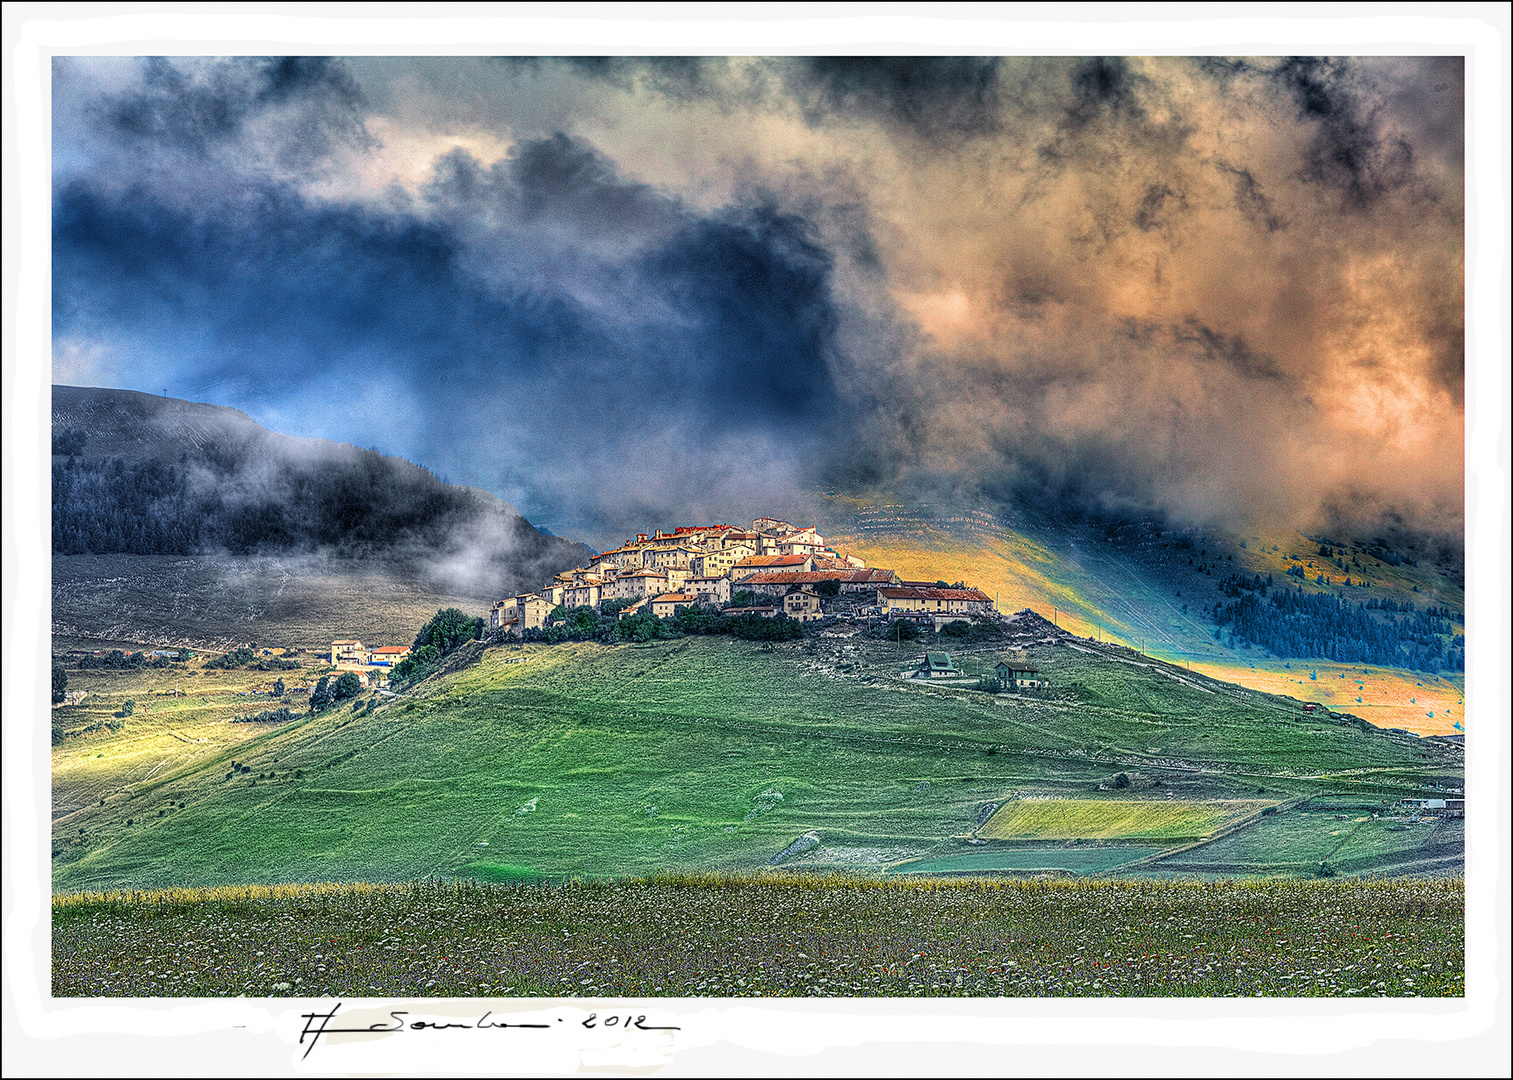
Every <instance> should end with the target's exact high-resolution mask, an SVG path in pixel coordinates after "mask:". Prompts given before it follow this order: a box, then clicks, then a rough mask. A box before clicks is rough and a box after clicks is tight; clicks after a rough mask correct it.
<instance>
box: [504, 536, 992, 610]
mask: <svg viewBox="0 0 1513 1080" xmlns="http://www.w3.org/2000/svg"><path fill="white" fill-rule="evenodd" d="M692 606H703V607H706V608H709V609H712V610H717V611H721V612H723V613H724V614H726V615H732V616H739V615H750V616H760V617H763V618H777V617H778V616H780V615H782V616H786V617H787V618H790V619H795V620H797V621H799V622H813V621H816V620H819V619H823V618H826V617H827V616H831V615H834V616H836V617H838V618H856V617H857V616H859V615H861V616H867V615H883V616H888V617H890V618H907V619H911V620H918V621H921V622H929V623H932V624H934V625H935V626H936V627H937V628H938V627H939V626H940V625H942V624H943V623H945V622H950V621H955V620H958V619H966V620H973V619H991V618H994V617H996V614H997V613H996V612H995V610H994V606H993V599H992V597H990V596H988V595H987V594H986V593H983V592H980V591H979V590H977V589H969V588H966V587H964V586H961V585H958V586H956V587H949V588H948V587H943V586H942V585H941V583H939V582H934V581H930V582H924V581H902V580H900V579H899V576H898V575H897V574H896V573H894V572H893V571H892V570H883V569H877V568H873V567H869V566H867V564H866V563H865V562H863V561H862V560H861V559H858V558H856V557H855V556H849V555H844V554H842V553H841V552H839V551H837V550H835V549H834V548H833V547H830V546H829V545H827V544H826V542H825V538H824V537H823V536H820V535H819V533H818V532H816V531H815V529H814V528H813V527H809V528H795V527H794V526H793V525H791V524H789V523H788V522H786V521H779V520H777V519H776V518H766V517H763V518H757V519H756V520H755V521H753V522H752V523H751V528H750V529H739V528H736V527H735V526H733V525H685V526H679V527H677V528H675V529H673V530H672V531H671V532H663V531H661V530H658V531H657V532H656V533H655V534H654V535H649V534H647V533H639V534H637V535H636V537H635V538H634V539H632V540H627V541H625V543H623V544H621V545H620V546H619V547H617V548H614V549H612V550H610V551H604V552H601V553H599V554H598V555H595V556H594V557H593V558H592V559H590V560H589V564H588V565H587V566H581V567H577V568H576V569H573V570H569V571H566V572H564V573H561V574H558V575H557V576H556V577H555V578H553V579H552V580H551V581H549V582H547V583H545V584H544V585H543V586H542V588H541V589H539V590H537V591H535V592H525V593H520V594H518V595H516V596H509V597H505V598H504V599H503V600H499V601H496V602H495V604H494V606H493V609H492V610H491V611H490V612H489V629H490V631H492V632H495V633H503V634H512V635H516V636H519V635H522V634H524V633H525V631H527V630H531V629H541V628H542V627H544V626H546V624H547V622H548V620H549V619H550V618H551V617H552V613H553V612H556V611H558V610H559V609H564V608H591V609H593V610H594V611H596V612H601V613H605V614H611V613H612V614H615V615H617V616H618V617H619V618H622V619H623V618H628V617H629V616H632V615H635V614H637V613H638V612H642V611H649V612H650V613H651V614H652V615H654V616H655V617H657V618H659V619H665V618H669V617H671V616H673V615H675V614H677V612H678V611H679V610H680V609H682V608H686V607H692Z"/></svg>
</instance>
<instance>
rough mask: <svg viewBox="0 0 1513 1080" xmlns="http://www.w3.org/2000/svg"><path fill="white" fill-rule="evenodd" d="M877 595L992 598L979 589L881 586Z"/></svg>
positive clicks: (981, 600) (980, 600)
mask: <svg viewBox="0 0 1513 1080" xmlns="http://www.w3.org/2000/svg"><path fill="white" fill-rule="evenodd" d="M877 595H879V596H881V597H884V598H886V599H888V600H971V601H976V602H977V603H979V604H991V603H992V602H993V598H992V597H991V596H989V595H988V594H987V593H985V592H982V591H981V590H979V589H937V588H929V589H921V588H902V587H900V588H886V587H885V588H881V589H878V590H877Z"/></svg>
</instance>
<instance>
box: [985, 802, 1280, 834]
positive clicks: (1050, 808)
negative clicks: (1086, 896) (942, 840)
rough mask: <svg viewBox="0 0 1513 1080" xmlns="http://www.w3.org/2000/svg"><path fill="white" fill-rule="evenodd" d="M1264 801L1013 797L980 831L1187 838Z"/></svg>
mask: <svg viewBox="0 0 1513 1080" xmlns="http://www.w3.org/2000/svg"><path fill="white" fill-rule="evenodd" d="M1268 805H1272V804H1270V803H1267V802H1264V801H1256V800H1234V801H1230V802H1218V803H1196V802H1176V801H1172V800H1165V799H1148V800H1140V801H1136V800H1133V799H1035V800H1025V801H1018V802H1011V803H1009V804H1008V805H1007V806H1004V807H1003V808H1002V809H1000V810H999V811H998V812H997V813H995V814H994V815H993V816H992V817H991V818H990V819H988V822H987V824H986V825H984V826H983V827H982V829H980V830H979V831H978V835H979V836H981V837H983V838H984V839H988V840H1022V839H1040V840H1073V839H1086V840H1136V839H1142V840H1188V839H1195V838H1197V837H1202V836H1208V835H1210V834H1211V833H1212V832H1213V831H1214V830H1215V829H1216V828H1218V827H1219V826H1220V825H1222V824H1223V823H1224V822H1226V821H1233V820H1235V819H1237V818H1242V817H1245V816H1246V815H1247V814H1254V813H1258V812H1259V811H1260V810H1261V808H1262V807H1265V806H1268Z"/></svg>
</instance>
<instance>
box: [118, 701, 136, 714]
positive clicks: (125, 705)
mask: <svg viewBox="0 0 1513 1080" xmlns="http://www.w3.org/2000/svg"><path fill="white" fill-rule="evenodd" d="M136 707H137V703H136V702H135V701H134V700H133V699H131V698H127V699H126V700H125V701H123V702H121V712H120V715H121V716H130V715H131V714H132V712H133V711H135V709H136Z"/></svg>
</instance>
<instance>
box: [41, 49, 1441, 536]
mask: <svg viewBox="0 0 1513 1080" xmlns="http://www.w3.org/2000/svg"><path fill="white" fill-rule="evenodd" d="M1452 59H1453V58H1452ZM59 63H60V65H61V66H60V67H59V68H58V70H59V72H60V73H61V75H60V77H59V78H58V79H57V80H55V112H54V115H55V117H59V118H60V119H58V120H57V121H55V122H56V124H57V125H58V126H57V127H56V128H55V133H54V134H55V142H54V145H55V157H54V161H55V170H56V173H55V175H56V177H57V181H56V189H55V190H56V195H55V207H54V208H55V212H56V215H57V216H56V229H57V252H56V261H55V273H56V278H55V281H56V293H55V311H54V317H55V324H56V326H57V340H58V342H59V345H58V348H57V351H56V353H55V355H56V356H59V357H61V358H62V359H61V360H60V361H58V362H59V363H60V366H61V367H62V368H63V369H64V370H68V369H69V368H70V365H73V366H74V368H75V369H77V370H84V371H96V370H98V371H102V372H106V373H107V374H102V375H101V376H99V378H100V381H106V380H107V376H108V378H109V381H113V382H115V383H116V384H117V385H130V386H138V387H140V388H142V389H146V390H151V391H159V390H161V388H162V387H163V386H164V385H170V386H172V388H173V389H172V391H171V392H174V393H185V392H188V391H189V390H190V389H191V388H193V389H194V392H195V394H196V395H198V396H202V397H205V398H209V399H211V400H215V401H219V402H222V403H225V404H232V405H238V406H240V407H242V408H245V409H248V411H250V412H253V413H254V415H257V416H258V417H259V419H262V420H265V421H266V422H268V423H269V424H270V425H271V426H275V427H282V428H283V429H284V430H292V431H295V432H299V433H310V434H321V435H325V436H328V437H334V438H339V439H347V440H351V441H356V442H359V443H361V444H371V443H375V442H378V443H381V444H382V445H383V448H384V449H385V450H386V451H390V452H396V453H403V454H406V455H408V456H411V457H412V458H415V459H418V460H420V461H422V462H423V463H425V464H426V465H428V466H430V467H432V468H433V469H436V470H438V471H444V472H445V473H446V474H447V475H449V476H450V477H451V478H452V479H454V480H459V481H465V482H470V483H476V484H480V485H482V486H485V487H487V488H489V489H490V490H492V491H494V492H496V493H498V494H499V495H501V496H503V497H505V498H507V499H510V500H511V501H515V502H517V503H520V504H521V505H522V507H523V508H524V509H526V511H527V512H528V513H531V514H533V515H537V511H538V510H539V509H541V508H546V509H547V510H549V512H550V516H547V517H546V518H545V519H544V520H545V522H546V523H547V524H550V525H553V526H555V527H557V528H558V530H559V531H564V532H571V531H572V530H573V529H574V528H575V527H576V526H575V525H574V524H573V523H574V522H578V523H583V522H591V523H593V524H594V526H595V527H596V528H597V527H598V526H600V525H602V526H604V529H605V530H607V531H612V532H613V533H614V534H615V535H613V536H609V537H607V538H609V539H614V538H617V537H618V536H619V535H623V532H624V530H625V529H627V528H629V527H631V526H632V525H635V526H637V527H644V526H645V525H648V524H654V523H665V521H666V520H669V519H670V518H674V517H676V518H682V519H686V518H692V517H699V516H709V517H722V518H723V517H732V516H739V512H740V511H744V510H745V509H751V510H753V511H755V512H766V511H768V510H772V509H774V508H775V507H777V505H778V503H779V502H780V501H781V500H782V499H783V498H784V497H786V496H789V495H791V493H793V492H794V491H798V490H802V489H804V488H805V487H806V486H808V485H815V484H822V485H823V486H824V487H829V488H836V489H842V488H844V489H847V490H852V491H855V490H857V489H859V488H866V489H872V490H873V491H874V492H875V493H880V494H888V493H890V492H897V493H905V494H906V493H916V494H923V493H927V492H935V493H939V492H952V493H956V494H959V495H960V496H961V497H962V498H976V497H997V495H1001V494H1003V493H1005V492H1011V491H1013V490H1015V489H1016V487H1017V486H1025V485H1027V486H1028V487H1030V488H1032V489H1037V490H1038V489H1042V488H1044V489H1055V490H1063V489H1065V490H1071V489H1075V490H1076V491H1078V492H1081V493H1082V494H1083V495H1084V496H1085V497H1086V498H1088V499H1093V500H1103V501H1105V502H1107V503H1110V504H1113V505H1126V506H1137V507H1147V508H1162V509H1165V510H1168V511H1170V512H1172V513H1173V514H1177V515H1185V516H1188V517H1191V518H1194V519H1202V520H1205V521H1221V520H1222V521H1228V522H1231V523H1239V522H1242V521H1244V520H1246V518H1247V516H1248V515H1249V514H1250V513H1251V512H1252V511H1254V512H1255V513H1256V514H1257V515H1259V516H1262V517H1267V516H1269V517H1270V519H1271V520H1277V521H1289V522H1303V521H1306V520H1308V518H1309V515H1310V514H1313V513H1316V512H1317V511H1318V509H1319V508H1320V507H1322V506H1324V505H1325V504H1326V503H1328V502H1329V500H1330V499H1332V498H1334V496H1335V493H1337V492H1339V491H1345V490H1350V491H1356V492H1364V493H1366V494H1368V495H1371V496H1372V499H1375V502H1373V501H1371V499H1366V498H1354V497H1352V498H1353V501H1350V502H1349V505H1355V506H1370V505H1383V506H1386V505H1391V506H1395V507H1399V508H1402V512H1403V513H1405V514H1411V513H1417V514H1421V515H1423V516H1424V517H1425V518H1426V519H1433V518H1436V517H1437V518H1439V519H1440V520H1449V519H1450V518H1453V517H1454V515H1455V506H1456V504H1457V503H1458V501H1459V499H1458V495H1459V490H1460V489H1459V479H1458V477H1459V475H1460V473H1459V467H1460V457H1459V456H1458V455H1459V450H1458V446H1459V444H1458V442H1457V441H1456V436H1455V432H1456V425H1457V424H1458V423H1459V412H1458V411H1457V410H1458V409H1459V401H1460V393H1461V389H1460V386H1461V383H1460V380H1461V372H1462V367H1463V356H1462V354H1463V349H1464V333H1463V329H1462V326H1461V321H1462V312H1463V307H1464V298H1463V291H1462V289H1461V272H1462V259H1461V246H1460V245H1461V237H1462V235H1463V217H1462V208H1461V203H1460V201H1459V184H1460V182H1461V176H1462V173H1461V164H1460V146H1459V134H1458V133H1459V127H1458V126H1457V125H1458V124H1459V122H1460V120H1459V110H1460V109H1461V107H1462V99H1461V96H1460V95H1461V91H1462V86H1461V85H1460V84H1461V82H1462V81H1463V78H1462V75H1461V74H1459V73H1458V69H1457V68H1456V66H1455V64H1454V63H1447V62H1445V61H1444V60H1443V58H1431V59H1430V60H1424V59H1423V58H1408V57H1379V58H1360V59H1353V60H1349V61H1341V60H1308V59H1304V60H1289V59H1285V58H1284V59H1275V58H1262V59H1255V60H1214V59H1188V58H1171V59H1161V58H1155V59H1153V58H1140V57H1117V58H1084V57H998V58H986V59H973V58H954V57H952V58H919V59H911V58H897V57H881V58H879V57H841V58H821V59H814V58H793V57H783V58H761V57H711V58H697V57H695V58H686V57H685V58H678V57H673V58H660V57H652V58H644V57H643V58H592V57H590V58H524V59H516V58H505V59H500V60H487V59H482V58H467V59H462V60H455V61H453V60H449V59H445V58H434V57H433V58H422V59H413V60H407V59H404V58H392V57H383V58H353V59H351V60H348V61H341V62H330V63H327V62H319V61H291V62H288V63H284V62H268V61H243V60H236V61H219V60H203V61H202V60H171V61H162V62H157V63H153V64H148V63H146V62H143V61H138V60H129V59H127V60H120V59H110V60H93V61H90V62H89V63H83V62H77V61H61V60H60V62H59ZM350 80H356V82H351V81H350ZM102 117H114V119H113V120H112V121H111V123H110V124H108V125H106V126H104V127H101V128H99V129H98V130H97V129H96V128H95V127H94V126H92V125H95V124H97V123H98V122H99V121H100V119H101V118H102ZM60 146H61V147H62V150H61V151H59V150H58V149H57V148H58V147H60ZM307 148H313V149H312V150H311V152H309V153H305V151H306V149H307ZM300 154H304V156H303V157H301V156H299V155H300ZM287 161H294V162H297V163H298V165H297V167H290V166H288V165H283V166H282V167H281V166H280V163H281V162H287ZM91 365H93V367H91ZM158 369H163V370H164V371H165V375H164V376H162V377H161V378H160V377H159V375H158V374H157V371H158ZM166 373H176V374H172V375H169V374H166ZM63 381H73V380H70V379H64V380H63ZM1372 493H1375V494H1372ZM1415 506H1416V507H1417V509H1413V507H1415ZM779 512H780V513H781V510H780V509H779ZM1447 515H1448V516H1447ZM536 520H543V519H542V518H541V517H540V516H539V515H537V516H536ZM580 535H582V534H580ZM587 535H590V537H592V536H595V535H596V536H598V537H601V538H603V537H605V532H604V531H600V532H598V533H595V534H587Z"/></svg>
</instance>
